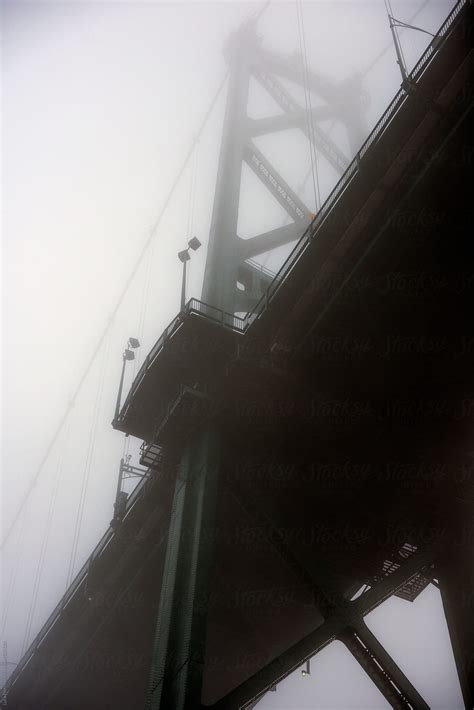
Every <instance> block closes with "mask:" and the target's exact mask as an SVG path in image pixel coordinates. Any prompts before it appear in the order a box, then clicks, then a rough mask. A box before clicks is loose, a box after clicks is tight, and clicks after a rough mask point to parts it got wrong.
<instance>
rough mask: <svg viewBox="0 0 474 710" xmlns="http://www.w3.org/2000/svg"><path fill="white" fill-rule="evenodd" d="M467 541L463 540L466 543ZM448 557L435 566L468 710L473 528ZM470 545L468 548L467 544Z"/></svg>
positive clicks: (473, 661) (473, 640)
mask: <svg viewBox="0 0 474 710" xmlns="http://www.w3.org/2000/svg"><path fill="white" fill-rule="evenodd" d="M463 538H464V540H463ZM455 539H456V541H457V543H458V544H455V545H454V546H453V547H452V549H451V550H450V551H449V555H446V556H445V557H444V558H443V559H442V560H440V561H439V562H438V564H437V566H436V569H437V574H438V579H439V587H440V590H441V599H442V601H443V608H444V613H445V616H446V623H447V625H448V631H449V636H450V638H451V645H452V647H453V654H454V660H455V662H456V668H457V671H458V677H459V684H460V686H461V691H462V695H463V699H464V704H465V707H466V708H468V709H469V710H472V708H473V707H474V552H473V545H472V539H473V528H472V527H471V529H470V530H464V531H459V533H458V535H457V536H456V538H455ZM466 543H467V544H466Z"/></svg>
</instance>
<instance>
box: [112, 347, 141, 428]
mask: <svg viewBox="0 0 474 710" xmlns="http://www.w3.org/2000/svg"><path fill="white" fill-rule="evenodd" d="M139 347H140V342H139V341H138V339H137V338H129V339H128V343H127V347H126V348H125V350H124V351H123V355H122V374H121V375H120V384H119V390H118V394H117V403H116V405H115V416H114V421H117V419H118V416H119V412H120V400H121V398H122V389H123V378H124V376H125V364H126V362H127V360H135V353H134V352H133V350H135V349H136V348H139ZM130 348H133V349H132V350H131V349H130Z"/></svg>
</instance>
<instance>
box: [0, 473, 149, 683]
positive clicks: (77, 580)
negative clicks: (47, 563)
mask: <svg viewBox="0 0 474 710" xmlns="http://www.w3.org/2000/svg"><path fill="white" fill-rule="evenodd" d="M149 480H150V479H149V478H148V477H145V478H143V479H142V480H141V481H140V482H139V483H138V485H137V486H136V487H135V488H134V490H133V492H132V493H131V494H130V496H129V499H128V501H127V509H126V513H125V517H126V516H127V515H128V514H129V513H130V511H131V510H132V508H133V507H134V506H135V504H136V502H137V501H138V500H139V499H140V498H141V496H142V495H143V493H144V489H145V486H146V484H147V482H148V481H149ZM114 535H115V531H114V530H113V529H112V528H110V527H109V528H108V529H107V530H106V532H105V533H104V535H103V536H102V537H101V539H100V540H99V542H98V543H97V545H96V546H95V548H94V549H93V551H92V553H91V555H90V556H89V557H88V559H87V560H86V562H85V563H84V564H83V566H82V567H81V569H80V570H79V572H78V573H77V574H76V576H75V577H74V579H73V581H72V582H71V584H70V586H69V587H68V589H67V590H66V592H65V593H64V594H63V596H62V597H61V599H60V600H59V602H58V604H56V606H55V608H54V609H53V611H52V612H51V614H50V615H49V617H48V618H47V620H46V622H45V623H44V624H43V626H42V627H41V629H40V630H39V632H38V633H37V635H36V636H35V638H34V640H33V641H32V643H31V644H30V646H29V648H28V650H27V652H26V653H25V655H24V656H23V658H22V659H21V660H20V663H19V664H18V665H17V667H16V668H15V670H14V671H13V673H12V674H11V675H10V677H9V678H8V680H7V682H6V684H5V688H4V690H5V691H6V693H7V695H8V692H9V689H10V688H11V687H12V686H13V685H14V683H15V680H16V679H17V678H18V676H19V675H20V673H21V672H22V671H23V670H24V669H25V668H26V666H27V665H28V663H29V662H30V660H31V659H32V657H33V656H34V654H35V653H36V651H37V649H38V647H39V646H40V645H41V643H42V642H43V641H44V639H45V638H46V636H47V635H48V634H49V632H50V631H51V630H52V628H53V626H54V624H55V623H56V621H57V620H58V619H59V617H60V616H61V614H62V613H63V611H64V609H65V608H66V607H67V606H68V604H69V603H70V602H71V601H72V599H73V598H74V596H75V595H76V593H77V592H78V590H79V589H80V587H81V585H82V583H83V582H84V581H85V579H86V578H87V573H88V570H89V563H90V560H91V558H92V559H96V558H97V557H99V556H100V555H102V554H103V552H104V550H105V549H106V548H107V546H108V545H109V543H110V542H111V540H112V538H113V537H114Z"/></svg>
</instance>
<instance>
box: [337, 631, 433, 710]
mask: <svg viewBox="0 0 474 710" xmlns="http://www.w3.org/2000/svg"><path fill="white" fill-rule="evenodd" d="M340 640H341V641H343V643H344V644H345V645H346V646H347V648H348V649H349V651H350V652H351V653H352V655H353V656H354V658H355V659H356V660H357V661H358V662H359V663H360V665H361V666H362V668H363V669H364V670H365V672H366V673H367V675H368V676H369V678H371V680H372V681H373V682H374V683H375V685H376V686H377V688H378V689H379V690H380V692H381V693H383V695H384V696H385V698H386V699H387V700H388V702H390V703H392V707H394V708H406V709H409V708H410V707H412V708H416V710H429V706H428V704H427V703H426V702H425V700H424V699H423V698H422V697H421V695H420V694H419V692H418V691H417V690H416V688H415V687H414V686H413V685H412V684H411V683H410V681H409V680H408V678H407V677H406V675H405V674H404V673H403V671H402V670H401V668H399V666H398V665H397V664H396V663H395V661H394V660H393V658H392V657H391V656H390V654H389V653H387V651H386V650H385V648H384V647H383V646H382V644H381V643H380V641H379V640H378V639H377V638H376V636H374V634H373V633H372V631H371V630H370V629H369V628H368V626H367V625H366V624H365V622H364V620H363V619H362V618H359V619H355V621H354V622H353V624H352V628H350V629H347V630H346V631H345V632H344V633H343V634H342V635H341V636H340Z"/></svg>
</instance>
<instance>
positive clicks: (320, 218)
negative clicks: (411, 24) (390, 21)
mask: <svg viewBox="0 0 474 710" xmlns="http://www.w3.org/2000/svg"><path fill="white" fill-rule="evenodd" d="M467 2H469V0H458V2H457V3H456V5H455V6H454V7H453V9H452V10H451V12H450V13H449V15H448V16H447V18H446V20H445V21H444V22H443V24H442V25H441V27H440V29H439V30H438V32H437V34H436V37H440V38H441V40H444V39H445V38H446V36H447V35H448V34H449V31H450V29H451V27H452V25H453V22H454V21H455V19H456V17H457V16H458V15H459V14H460V12H461V10H462V9H463V7H464V6H465V5H466V4H467ZM442 44H443V41H441V43H440V44H439V45H438V46H437V47H436V49H435V48H434V47H433V46H432V44H431V43H430V45H429V46H428V47H427V49H426V50H425V51H424V52H423V54H422V55H421V57H420V59H419V60H418V62H417V63H416V65H415V66H414V68H413V69H412V71H411V72H410V74H409V75H408V80H409V81H411V82H413V83H414V82H416V81H417V80H418V79H420V77H421V76H422V74H423V73H424V72H425V70H426V69H427V67H428V65H429V63H430V61H431V60H432V59H433V57H434V55H435V54H436V53H437V52H438V50H439V48H440V47H441V46H442ZM407 96H408V93H407V92H406V91H405V90H404V89H399V91H398V92H397V93H396V95H395V97H394V98H393V99H392V101H391V102H390V104H389V106H388V107H387V109H386V110H385V111H384V113H383V115H382V116H381V117H380V119H379V120H378V122H377V123H376V125H375V126H374V128H373V129H372V131H371V132H370V134H369V135H368V137H367V139H366V140H365V141H364V143H363V144H362V146H361V148H360V149H359V151H358V152H357V154H356V155H355V157H354V158H353V160H352V162H351V163H350V164H349V166H348V167H347V170H346V171H345V173H344V174H343V175H342V177H341V178H340V180H339V181H338V182H337V183H336V185H335V187H334V188H333V190H332V192H331V193H330V194H329V196H328V197H327V199H326V201H325V202H324V204H323V205H322V207H321V209H320V210H319V212H318V214H317V215H316V217H315V218H314V219H313V221H312V222H311V224H310V225H309V226H308V227H307V229H306V230H305V231H304V233H303V235H302V236H301V238H300V240H299V241H298V242H297V244H296V245H295V247H294V248H293V250H292V251H291V252H290V254H289V256H288V257H287V259H286V261H285V262H284V264H283V265H282V266H281V268H280V270H279V271H278V272H277V273H276V275H275V279H274V281H273V282H272V283H271V284H270V285H269V287H268V289H267V291H266V293H265V294H264V295H263V296H262V298H261V299H260V300H259V301H258V303H257V304H256V305H255V307H254V308H253V310H252V311H250V312H249V313H248V314H247V323H248V325H251V324H253V323H254V322H255V321H256V320H258V318H259V317H260V316H261V314H262V313H263V312H264V310H265V309H266V307H267V305H268V304H269V303H270V302H271V300H272V299H273V297H274V296H275V294H276V293H277V291H278V290H279V289H280V288H281V286H282V285H283V282H284V280H285V277H286V275H287V274H288V273H289V272H290V271H291V270H292V268H293V267H294V266H295V264H296V263H297V262H298V261H299V259H300V258H301V256H302V254H303V253H304V251H306V248H307V247H308V245H309V244H310V242H311V241H312V239H314V237H315V234H316V231H317V230H318V229H319V228H320V227H321V225H322V224H323V223H324V221H325V220H326V219H327V217H328V215H329V213H330V211H331V210H332V209H333V207H334V206H335V204H336V203H337V201H338V200H339V198H340V197H341V196H342V194H343V192H344V191H345V190H346V189H347V187H348V186H349V184H350V182H351V180H352V179H353V177H354V175H355V174H356V173H357V172H358V170H359V166H360V162H361V160H362V158H363V157H364V155H365V154H366V153H367V151H368V149H369V148H370V147H371V145H373V144H374V143H375V142H376V141H377V140H378V139H379V138H380V137H381V135H382V134H383V133H384V131H385V130H386V129H387V128H388V126H389V124H390V123H391V121H392V120H393V118H394V117H395V115H396V114H397V113H398V111H399V109H400V108H401V106H402V105H403V103H404V102H405V100H406V98H407Z"/></svg>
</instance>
